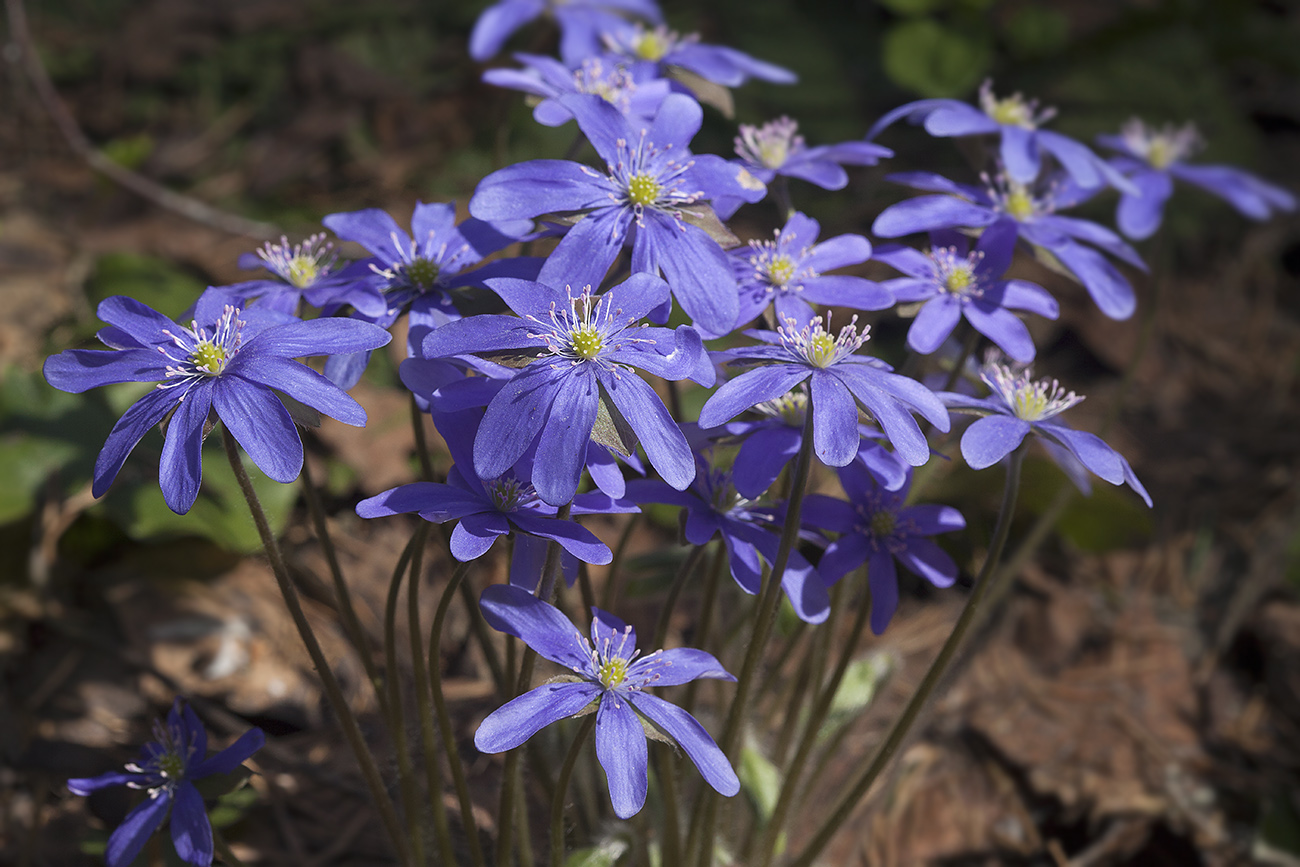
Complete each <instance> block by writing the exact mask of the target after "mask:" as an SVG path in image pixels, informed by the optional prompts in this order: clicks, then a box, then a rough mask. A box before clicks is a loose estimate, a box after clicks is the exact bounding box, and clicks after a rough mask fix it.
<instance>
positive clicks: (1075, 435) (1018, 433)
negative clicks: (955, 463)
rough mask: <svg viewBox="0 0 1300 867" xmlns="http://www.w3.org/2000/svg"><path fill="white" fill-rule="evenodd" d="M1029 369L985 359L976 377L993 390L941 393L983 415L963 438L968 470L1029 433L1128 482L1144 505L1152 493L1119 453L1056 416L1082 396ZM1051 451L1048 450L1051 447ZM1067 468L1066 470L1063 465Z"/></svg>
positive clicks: (951, 403) (959, 407)
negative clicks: (973, 393) (1035, 376)
mask: <svg viewBox="0 0 1300 867" xmlns="http://www.w3.org/2000/svg"><path fill="white" fill-rule="evenodd" d="M1031 374H1032V371H1031V369H1030V368H1028V367H1025V366H1023V365H1014V366H1012V365H1005V364H999V363H996V362H989V363H986V364H985V365H984V368H983V369H982V371H981V373H980V378H981V379H983V380H984V384H985V385H987V386H988V387H989V390H990V391H991V392H992V394H991V395H990V396H989V397H987V398H980V397H970V396H968V395H964V394H956V393H953V392H944V393H942V394H941V395H940V396H941V397H942V398H943V402H944V403H945V404H947V405H948V407H949V408H950V409H953V410H955V411H957V412H965V413H973V414H976V415H980V416H983V418H978V419H976V420H975V421H974V422H972V423H971V426H970V427H968V428H966V431H965V433H963V434H962V436H961V454H962V457H963V458H965V459H966V463H967V464H969V465H970V466H971V468H972V469H976V470H982V469H984V468H985V467H990V466H992V465H993V464H995V463H997V462H998V461H1000V460H1002V459H1003V458H1005V457H1006V456H1007V455H1009V454H1011V452H1012V451H1014V450H1015V449H1016V448H1017V447H1018V446H1019V445H1020V444H1021V443H1022V442H1023V441H1024V439H1025V437H1026V436H1028V435H1029V434H1030V433H1035V434H1038V436H1040V437H1042V438H1043V439H1044V440H1046V441H1047V442H1049V443H1053V444H1055V445H1057V446H1059V447H1061V448H1064V449H1065V450H1066V451H1067V452H1068V453H1069V454H1070V455H1072V456H1073V457H1074V458H1075V459H1077V460H1078V461H1079V462H1080V463H1081V464H1083V465H1084V466H1085V467H1087V468H1088V469H1089V470H1091V471H1092V472H1093V473H1094V474H1096V475H1097V476H1098V477H1100V478H1102V479H1105V480H1106V481H1107V482H1110V483H1111V484H1112V485H1123V484H1127V485H1128V486H1129V487H1130V488H1132V489H1133V490H1134V491H1136V492H1137V494H1138V496H1140V497H1141V498H1142V500H1143V502H1145V503H1146V504H1147V505H1148V506H1150V505H1151V496H1150V495H1149V494H1148V493H1147V491H1146V488H1144V487H1143V486H1142V483H1141V482H1140V481H1138V478H1137V476H1136V475H1135V474H1134V472H1133V468H1132V467H1131V466H1129V463H1128V461H1127V460H1125V459H1124V457H1123V456H1122V455H1120V454H1119V452H1117V451H1115V450H1114V449H1112V448H1111V447H1110V446H1108V445H1106V443H1105V442H1104V441H1103V440H1102V439H1101V437H1099V436H1097V435H1096V434H1091V433H1087V432H1086V431H1078V430H1075V429H1073V428H1071V427H1069V426H1067V425H1065V424H1062V423H1061V422H1060V421H1058V420H1057V418H1056V417H1057V416H1058V415H1060V414H1061V413H1063V412H1065V411H1066V410H1067V409H1069V408H1070V407H1072V406H1074V405H1075V404H1077V403H1079V402H1080V401H1081V400H1083V397H1082V396H1080V395H1077V394H1075V393H1074V392H1072V391H1070V392H1067V391H1066V390H1065V389H1064V388H1062V387H1061V385H1060V383H1058V382H1057V381H1056V380H1054V379H1039V380H1035V379H1033V378H1032V376H1031ZM1049 453H1051V452H1050V450H1049ZM1066 469H1067V472H1069V468H1066Z"/></svg>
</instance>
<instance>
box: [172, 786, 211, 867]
mask: <svg viewBox="0 0 1300 867" xmlns="http://www.w3.org/2000/svg"><path fill="white" fill-rule="evenodd" d="M171 826H172V845H174V846H175V847H176V854H177V855H179V856H180V859H181V860H182V861H184V862H186V863H188V864H211V863H212V825H211V823H209V822H208V811H207V807H205V806H204V804H203V796H202V795H200V794H199V790H198V789H196V788H194V785H193V784H192V783H190V782H188V781H182V782H181V783H180V785H178V786H177V787H176V794H175V795H174V797H173V800H172V818H171Z"/></svg>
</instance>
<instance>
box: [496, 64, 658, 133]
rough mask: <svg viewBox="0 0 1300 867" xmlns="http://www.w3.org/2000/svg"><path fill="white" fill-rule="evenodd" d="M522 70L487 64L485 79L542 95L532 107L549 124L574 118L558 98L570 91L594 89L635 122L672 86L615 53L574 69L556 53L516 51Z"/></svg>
mask: <svg viewBox="0 0 1300 867" xmlns="http://www.w3.org/2000/svg"><path fill="white" fill-rule="evenodd" d="M515 59H516V60H518V61H519V62H520V63H522V64H524V68H523V69H489V70H488V71H487V72H484V73H483V80H484V81H486V82H487V83H488V84H495V85H496V86H497V87H508V88H510V89H512V90H522V91H523V92H524V93H531V94H533V95H534V96H540V97H542V100H541V101H540V102H538V103H537V105H536V106H534V107H533V119H534V120H536V121H537V122H538V123H540V124H543V125H545V126H559V125H560V124H563V123H567V122H568V121H570V120H572V119H573V112H571V111H569V109H567V108H565V107H564V104H563V103H561V102H560V101H559V99H557V97H560V96H564V95H565V94H571V93H587V94H595V95H596V96H599V97H600V98H601V99H603V100H605V101H606V102H608V103H609V104H610V105H612V106H614V107H615V108H617V109H618V110H619V111H620V112H622V113H623V114H624V115H625V116H627V117H628V118H629V119H630V120H632V121H633V122H636V123H649V122H650V121H651V120H652V119H653V118H654V116H655V112H657V111H658V110H659V104H660V103H662V102H663V101H664V97H666V96H668V94H669V93H671V92H672V85H671V84H670V83H669V81H668V80H667V79H665V78H659V77H657V76H656V75H655V72H654V70H652V69H647V68H645V67H642V66H637V67H634V68H629V67H628V66H627V65H626V61H624V60H623V59H621V58H617V57H588V58H585V59H584V60H583V61H582V64H581V65H579V66H578V68H577V69H570V68H569V67H567V66H565V65H564V64H563V63H561V62H560V61H558V60H556V59H555V58H553V57H545V56H543V55H540V54H516V55H515Z"/></svg>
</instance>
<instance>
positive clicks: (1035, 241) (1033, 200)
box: [871, 172, 1146, 319]
mask: <svg viewBox="0 0 1300 867" xmlns="http://www.w3.org/2000/svg"><path fill="white" fill-rule="evenodd" d="M887 180H891V181H896V182H897V183H900V184H906V185H908V186H910V187H914V188H916V189H920V190H925V191H927V192H932V193H939V195H933V196H918V197H916V198H914V199H906V200H904V201H902V202H899V203H897V204H894V205H890V206H889V207H888V208H885V210H883V211H881V212H880V215H879V216H878V217H876V221H875V223H873V224H872V227H871V231H872V232H874V233H875V234H877V235H879V236H881V237H882V238H897V237H900V236H902V235H910V234H912V233H914V232H931V231H934V230H936V229H961V228H984V227H986V226H990V225H992V224H993V223H996V222H997V221H999V220H1005V219H1010V220H1013V221H1014V222H1015V225H1016V227H1017V231H1018V234H1019V237H1020V238H1022V239H1024V241H1025V242H1026V243H1027V244H1029V245H1030V246H1031V247H1032V248H1034V249H1035V250H1041V251H1043V252H1045V253H1047V254H1050V258H1051V259H1053V260H1055V261H1056V262H1059V263H1060V264H1062V265H1064V266H1065V268H1067V269H1069V272H1070V273H1071V274H1073V275H1074V276H1075V278H1076V279H1077V280H1078V281H1079V282H1080V283H1082V284H1083V287H1084V288H1085V289H1087V290H1088V294H1089V295H1091V296H1092V299H1093V301H1095V302H1096V304H1097V307H1098V309H1100V310H1101V312H1102V313H1105V314H1106V315H1107V316H1109V317H1110V318H1111V319H1127V318H1128V317H1130V316H1132V315H1133V311H1134V310H1135V309H1136V307H1137V299H1136V297H1135V296H1134V294H1133V286H1132V284H1130V283H1129V281H1128V278H1126V277H1125V276H1124V275H1123V274H1122V273H1120V271H1119V269H1118V268H1116V267H1115V266H1114V265H1112V264H1111V263H1110V262H1109V261H1108V260H1107V259H1106V257H1105V256H1103V255H1102V252H1103V251H1104V252H1106V253H1108V254H1110V255H1111V256H1114V257H1115V258H1117V259H1120V260H1122V261H1124V262H1127V263H1128V264H1130V265H1132V266H1133V267H1135V268H1138V269H1140V270H1143V271H1145V270H1146V265H1145V264H1143V262H1142V259H1141V257H1140V256H1138V254H1137V251H1136V250H1134V249H1133V248H1132V247H1131V246H1129V245H1128V244H1127V243H1125V242H1124V239H1122V238H1121V237H1120V236H1119V235H1117V234H1115V233H1114V232H1112V231H1111V230H1110V229H1107V228H1106V227H1105V226H1102V225H1099V224H1098V223H1094V222H1091V221H1090V220H1083V219H1079V218H1078V217H1066V216H1062V215H1061V214H1058V213H1057V211H1058V210H1060V209H1063V208H1068V207H1072V206H1073V205H1076V204H1078V202H1079V201H1080V200H1081V199H1082V198H1083V197H1084V196H1086V193H1084V192H1083V191H1082V190H1080V189H1079V188H1078V187H1077V186H1076V187H1068V186H1067V187H1064V188H1062V187H1057V188H1052V187H1049V188H1047V189H1045V190H1044V189H1040V188H1036V187H1032V186H1027V185H1025V184H1021V183H1019V182H1017V181H1014V180H1010V179H1008V178H1006V177H1002V176H999V177H995V178H989V177H985V178H984V184H983V186H979V187H976V186H972V185H969V184H959V183H957V182H955V181H950V180H948V179H947V178H945V177H942V176H941V175H936V174H932V173H930V172H906V173H901V174H896V175H890V176H889V177H888V178H887Z"/></svg>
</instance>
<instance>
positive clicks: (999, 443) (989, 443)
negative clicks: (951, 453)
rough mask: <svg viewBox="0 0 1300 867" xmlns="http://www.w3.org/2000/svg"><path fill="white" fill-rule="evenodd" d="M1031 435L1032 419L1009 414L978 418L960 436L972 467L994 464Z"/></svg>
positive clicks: (962, 454)
mask: <svg viewBox="0 0 1300 867" xmlns="http://www.w3.org/2000/svg"><path fill="white" fill-rule="evenodd" d="M1028 434H1029V422H1027V421H1022V420H1021V419H1018V418H1012V417H1011V416H1006V415H990V416H985V417H984V418H980V419H976V420H975V421H974V422H973V423H971V426H970V427H968V428H966V432H965V433H964V434H962V435H961V456H962V457H963V458H965V459H966V463H967V464H968V465H969V466H970V468H971V469H973V470H982V469H984V468H985V467H991V466H993V465H994V464H996V463H997V462H998V461H1000V460H1002V459H1003V458H1005V457H1006V456H1007V455H1009V454H1011V452H1012V451H1014V450H1015V449H1016V447H1017V446H1019V445H1020V444H1021V443H1022V442H1023V441H1024V439H1025V437H1026V436H1027V435H1028Z"/></svg>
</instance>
